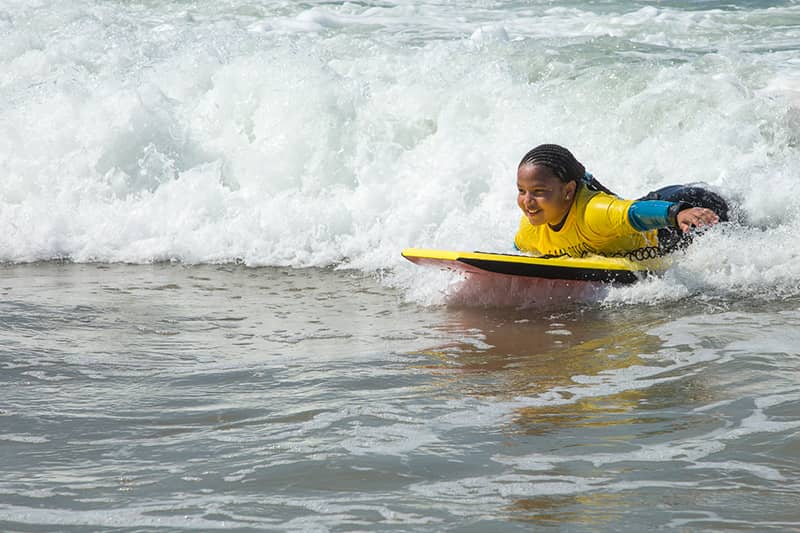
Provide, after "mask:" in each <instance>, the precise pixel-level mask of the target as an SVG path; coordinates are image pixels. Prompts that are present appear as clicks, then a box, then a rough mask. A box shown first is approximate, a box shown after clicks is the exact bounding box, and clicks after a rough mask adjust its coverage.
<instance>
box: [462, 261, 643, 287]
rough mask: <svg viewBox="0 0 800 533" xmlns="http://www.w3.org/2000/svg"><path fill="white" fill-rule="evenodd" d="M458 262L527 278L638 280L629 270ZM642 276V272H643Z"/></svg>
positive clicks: (605, 280) (621, 281)
mask: <svg viewBox="0 0 800 533" xmlns="http://www.w3.org/2000/svg"><path fill="white" fill-rule="evenodd" d="M458 261H460V262H462V263H466V264H468V265H470V266H473V267H475V268H479V269H481V270H486V271H487V272H494V273H496V274H508V275H510V276H525V277H529V278H546V279H563V280H570V281H603V282H616V283H635V282H636V281H638V280H639V278H637V277H636V274H634V273H633V272H632V271H630V270H604V269H598V268H581V267H565V266H552V265H531V264H527V263H512V262H508V261H492V260H490V259H473V258H466V257H459V258H458ZM643 274H644V272H643Z"/></svg>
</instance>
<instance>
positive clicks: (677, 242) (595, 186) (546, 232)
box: [514, 144, 728, 257]
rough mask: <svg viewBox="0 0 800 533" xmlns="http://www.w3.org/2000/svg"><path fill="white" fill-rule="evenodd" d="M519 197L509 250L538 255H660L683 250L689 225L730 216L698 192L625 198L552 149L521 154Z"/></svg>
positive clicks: (717, 200)
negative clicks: (519, 214)
mask: <svg viewBox="0 0 800 533" xmlns="http://www.w3.org/2000/svg"><path fill="white" fill-rule="evenodd" d="M517 191H518V196H517V205H519V208H520V209H522V212H523V213H524V216H523V217H522V220H521V221H520V226H519V231H518V232H517V235H516V238H515V239H514V244H515V245H516V247H517V249H519V250H520V251H523V252H529V253H534V254H540V255H553V256H560V255H569V256H573V257H581V256H584V255H588V254H599V255H619V254H626V253H630V252H633V251H635V250H639V249H643V248H656V247H657V248H658V249H659V250H660V251H661V252H663V253H666V252H670V251H673V250H675V249H676V248H678V247H680V246H681V245H683V244H687V243H688V242H689V241H688V239H689V238H690V236H689V233H688V232H689V231H690V229H691V228H692V227H702V226H712V225H714V224H716V223H717V222H719V221H720V220H727V214H728V206H727V203H726V202H725V200H723V199H722V198H721V197H720V196H718V195H717V194H715V193H712V192H710V191H707V190H705V189H702V188H698V187H688V186H671V187H665V188H663V189H659V190H657V191H654V192H652V193H650V194H649V195H647V196H646V197H644V198H643V199H641V200H623V199H621V198H619V197H617V196H616V195H614V194H613V193H611V191H609V190H608V189H606V188H605V187H603V186H602V185H601V184H600V183H599V182H598V181H597V180H595V179H594V177H592V175H591V174H589V173H587V172H586V169H585V168H584V166H583V165H582V164H581V163H580V162H578V160H577V159H575V157H574V156H573V155H572V153H571V152H570V151H569V150H567V149H566V148H564V147H562V146H558V145H555V144H543V145H540V146H537V147H536V148H534V149H533V150H531V151H530V152H528V153H527V154H525V157H523V158H522V161H521V162H520V164H519V167H518V169H517Z"/></svg>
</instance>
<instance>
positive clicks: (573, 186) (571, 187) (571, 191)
mask: <svg viewBox="0 0 800 533" xmlns="http://www.w3.org/2000/svg"><path fill="white" fill-rule="evenodd" d="M577 188H578V182H577V181H570V182H569V183H567V184H566V185H565V186H564V189H566V191H565V193H564V194H565V196H564V200H569V199H571V198H574V197H575V191H576V190H577Z"/></svg>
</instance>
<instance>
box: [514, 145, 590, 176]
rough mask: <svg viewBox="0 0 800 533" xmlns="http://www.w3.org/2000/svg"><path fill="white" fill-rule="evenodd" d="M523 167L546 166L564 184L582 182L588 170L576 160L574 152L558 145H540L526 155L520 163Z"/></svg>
mask: <svg viewBox="0 0 800 533" xmlns="http://www.w3.org/2000/svg"><path fill="white" fill-rule="evenodd" d="M523 165H542V166H545V167H547V168H549V169H550V170H552V171H553V174H555V175H556V177H558V179H560V180H561V181H563V182H564V183H569V182H570V181H580V180H582V179H583V176H584V174H586V168H585V167H584V166H583V165H582V164H581V163H580V162H579V161H578V160H577V159H575V156H574V155H572V152H570V151H569V150H567V149H566V148H564V147H563V146H559V145H557V144H540V145H539V146H537V147H536V148H534V149H533V150H531V151H530V152H528V153H527V154H525V157H523V158H522V161H520V162H519V166H523Z"/></svg>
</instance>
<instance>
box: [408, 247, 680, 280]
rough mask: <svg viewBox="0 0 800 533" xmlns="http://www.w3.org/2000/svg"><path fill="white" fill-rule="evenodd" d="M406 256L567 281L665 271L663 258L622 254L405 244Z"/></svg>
mask: <svg viewBox="0 0 800 533" xmlns="http://www.w3.org/2000/svg"><path fill="white" fill-rule="evenodd" d="M402 255H403V257H405V258H406V259H408V260H409V261H411V262H413V263H417V264H419V265H429V266H437V267H440V268H446V269H449V270H456V271H460V272H468V273H472V274H500V275H506V276H521V277H525V278H542V279H551V280H564V281H596V282H605V283H612V282H614V283H635V282H636V281H639V280H641V279H643V278H645V277H647V275H649V274H654V273H659V272H662V271H663V270H664V269H665V268H666V265H665V261H664V258H656V259H648V260H645V261H633V260H631V259H627V258H623V257H602V256H590V257H581V258H576V257H531V256H527V255H515V254H497V253H487V252H456V251H450V250H430V249H423V248H406V249H405V250H403V252H402Z"/></svg>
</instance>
